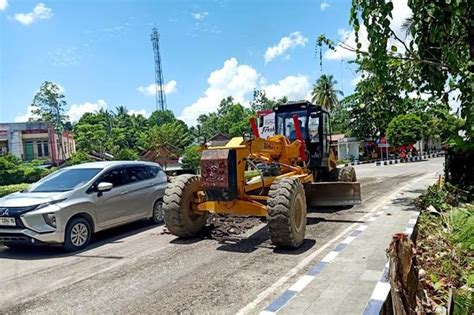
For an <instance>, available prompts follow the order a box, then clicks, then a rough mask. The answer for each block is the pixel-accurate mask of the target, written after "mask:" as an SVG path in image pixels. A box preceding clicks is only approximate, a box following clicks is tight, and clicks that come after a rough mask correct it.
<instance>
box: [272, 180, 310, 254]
mask: <svg viewBox="0 0 474 315" xmlns="http://www.w3.org/2000/svg"><path fill="white" fill-rule="evenodd" d="M267 205H268V215H267V222H268V229H269V232H270V240H271V241H272V243H273V244H274V245H276V246H277V247H286V248H297V247H299V246H300V245H301V244H302V243H303V240H304V236H305V232H306V196H305V192H304V188H303V185H302V184H301V182H300V181H299V180H298V179H295V178H284V179H281V180H279V181H277V182H275V183H273V184H272V185H271V186H270V192H269V195H268V204H267Z"/></svg>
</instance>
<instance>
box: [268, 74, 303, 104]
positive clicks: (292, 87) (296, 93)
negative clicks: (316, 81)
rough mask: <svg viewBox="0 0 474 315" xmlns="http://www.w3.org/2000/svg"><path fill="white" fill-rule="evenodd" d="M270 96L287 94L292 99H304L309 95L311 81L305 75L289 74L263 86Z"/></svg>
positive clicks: (277, 96)
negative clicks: (276, 81)
mask: <svg viewBox="0 0 474 315" xmlns="http://www.w3.org/2000/svg"><path fill="white" fill-rule="evenodd" d="M262 89H263V90H265V93H266V95H267V97H268V98H275V99H279V98H281V97H283V96H287V97H288V99H290V100H302V99H305V98H306V97H307V95H308V91H310V90H311V83H309V78H308V77H307V76H304V75H298V76H292V75H290V76H287V77H286V78H284V79H283V80H280V81H278V83H275V84H270V85H266V86H262Z"/></svg>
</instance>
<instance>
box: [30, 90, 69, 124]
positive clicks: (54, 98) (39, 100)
mask: <svg viewBox="0 0 474 315" xmlns="http://www.w3.org/2000/svg"><path fill="white" fill-rule="evenodd" d="M64 98H65V96H64V95H63V94H62V92H61V88H60V87H59V85H57V84H56V83H53V82H50V81H45V82H43V84H42V85H41V87H40V89H39V90H38V92H36V94H35V96H34V98H33V103H32V104H31V106H32V107H33V109H32V113H33V114H34V115H37V116H39V117H41V120H43V121H47V122H51V123H52V124H53V125H54V126H55V127H56V128H59V127H61V128H62V126H63V125H64V124H65V122H66V120H67V116H66V115H65V112H66V106H67V103H66V101H65V100H64Z"/></svg>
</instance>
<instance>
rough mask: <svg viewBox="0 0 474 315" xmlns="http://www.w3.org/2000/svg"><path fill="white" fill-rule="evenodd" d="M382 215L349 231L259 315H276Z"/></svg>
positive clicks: (371, 218) (381, 211)
mask: <svg viewBox="0 0 474 315" xmlns="http://www.w3.org/2000/svg"><path fill="white" fill-rule="evenodd" d="M382 214H384V211H383V210H380V211H377V212H374V213H373V214H372V215H371V216H370V217H368V218H367V219H366V221H365V222H364V223H362V224H360V225H359V226H358V227H357V228H356V229H353V230H352V231H349V232H348V233H349V234H348V236H347V237H346V238H345V239H344V240H342V241H341V242H340V243H338V244H337V245H336V246H335V247H334V249H333V250H332V251H330V252H329V253H328V254H327V255H326V256H324V257H323V258H322V259H321V260H320V261H318V262H317V263H316V264H314V265H313V266H312V267H311V268H310V269H309V270H308V272H307V273H306V274H305V275H303V276H301V277H300V278H299V279H298V280H297V281H296V282H295V283H294V284H293V285H291V286H290V287H289V288H288V289H287V290H286V291H284V292H283V293H282V294H281V295H280V296H278V297H277V298H276V299H275V300H273V302H271V303H270V304H269V305H268V306H267V307H266V308H265V309H264V310H263V311H262V312H260V314H261V315H265V314H266V315H270V314H276V313H277V312H278V311H279V310H281V309H282V308H283V306H285V305H286V304H288V302H290V301H291V300H292V299H293V298H294V297H295V296H296V295H297V294H298V293H299V292H301V291H302V290H303V289H304V288H305V287H306V286H307V285H308V284H309V283H310V282H311V281H313V280H314V279H315V278H316V277H317V275H318V274H319V273H321V272H322V271H323V270H324V269H325V268H326V267H327V266H328V265H329V264H330V263H331V262H332V261H333V260H334V259H335V258H336V257H337V256H338V255H339V253H341V252H342V251H343V250H344V248H346V246H347V245H349V244H350V243H351V242H352V241H353V240H354V239H356V238H357V237H358V236H359V235H360V234H361V233H362V232H363V231H365V230H366V229H367V227H368V225H369V224H370V223H371V222H374V221H375V220H376V219H377V218H378V217H380V216H381V215H382Z"/></svg>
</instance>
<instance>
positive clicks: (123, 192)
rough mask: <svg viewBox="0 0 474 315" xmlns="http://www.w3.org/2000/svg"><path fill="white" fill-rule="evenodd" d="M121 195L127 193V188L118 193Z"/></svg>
mask: <svg viewBox="0 0 474 315" xmlns="http://www.w3.org/2000/svg"><path fill="white" fill-rule="evenodd" d="M120 194H121V195H125V194H128V190H124V191H122V192H121V193H120Z"/></svg>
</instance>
